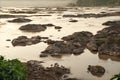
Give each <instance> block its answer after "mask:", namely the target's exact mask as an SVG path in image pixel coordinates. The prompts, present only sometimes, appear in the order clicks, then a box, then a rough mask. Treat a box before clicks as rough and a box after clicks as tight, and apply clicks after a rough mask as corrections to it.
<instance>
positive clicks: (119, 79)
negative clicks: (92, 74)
mask: <svg viewBox="0 0 120 80" xmlns="http://www.w3.org/2000/svg"><path fill="white" fill-rule="evenodd" d="M110 80H120V73H119V74H116V75H114V76H113V77H112V78H111V79H110Z"/></svg>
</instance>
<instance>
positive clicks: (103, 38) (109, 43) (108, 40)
mask: <svg viewBox="0 0 120 80" xmlns="http://www.w3.org/2000/svg"><path fill="white" fill-rule="evenodd" d="M104 25H109V26H110V27H107V28H104V29H103V30H101V31H98V33H97V34H96V35H95V36H94V37H92V39H91V40H90V42H89V43H88V44H87V47H88V49H89V50H91V51H97V52H98V53H99V55H109V56H116V57H120V43H119V42H120V21H108V22H106V23H104Z"/></svg>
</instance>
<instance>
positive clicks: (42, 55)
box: [40, 53, 48, 57]
mask: <svg viewBox="0 0 120 80" xmlns="http://www.w3.org/2000/svg"><path fill="white" fill-rule="evenodd" d="M40 57H48V55H47V54H43V53H42V54H40Z"/></svg>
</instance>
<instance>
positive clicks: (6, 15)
mask: <svg viewBox="0 0 120 80" xmlns="http://www.w3.org/2000/svg"><path fill="white" fill-rule="evenodd" d="M16 17H28V16H26V15H10V14H1V15H0V18H16Z"/></svg>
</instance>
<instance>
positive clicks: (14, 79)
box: [0, 56, 27, 80]
mask: <svg viewBox="0 0 120 80" xmlns="http://www.w3.org/2000/svg"><path fill="white" fill-rule="evenodd" d="M26 77H27V70H26V68H25V67H24V66H23V64H22V63H21V62H20V61H19V60H17V59H13V60H5V59H4V57H2V56H0V80H25V79H26Z"/></svg>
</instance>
